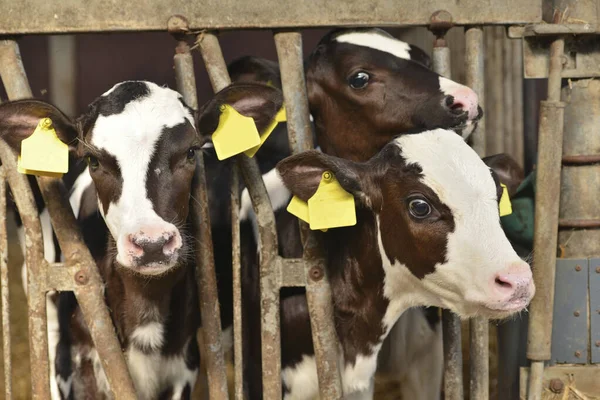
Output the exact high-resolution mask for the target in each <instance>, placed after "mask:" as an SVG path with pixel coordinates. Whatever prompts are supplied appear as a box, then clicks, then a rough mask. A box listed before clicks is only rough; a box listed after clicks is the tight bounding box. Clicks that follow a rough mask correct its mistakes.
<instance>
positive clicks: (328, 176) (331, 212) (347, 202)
mask: <svg viewBox="0 0 600 400" xmlns="http://www.w3.org/2000/svg"><path fill="white" fill-rule="evenodd" d="M308 217H309V221H310V222H309V224H310V229H312V230H316V229H321V230H323V229H329V228H339V227H342V226H352V225H356V206H355V204H354V196H352V195H351V194H350V193H348V192H346V191H345V190H344V188H342V186H341V185H340V183H339V182H338V181H337V179H335V176H334V175H333V174H332V173H331V172H329V171H326V172H324V173H323V178H322V179H321V183H319V187H318V188H317V191H316V193H315V194H314V195H313V196H312V197H311V198H310V199H308Z"/></svg>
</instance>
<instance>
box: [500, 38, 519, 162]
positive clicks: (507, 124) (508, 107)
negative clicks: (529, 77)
mask: <svg viewBox="0 0 600 400" xmlns="http://www.w3.org/2000/svg"><path fill="white" fill-rule="evenodd" d="M498 29H499V30H501V31H502V36H501V39H499V40H500V43H501V45H502V103H503V107H502V108H503V110H504V112H503V115H502V121H503V123H504V135H503V136H504V152H505V153H507V154H509V155H510V156H514V155H515V148H514V144H515V141H516V139H515V131H514V130H513V129H512V128H513V126H514V116H513V111H514V103H513V100H514V96H513V80H514V77H513V63H514V62H513V50H512V43H511V42H512V41H511V40H510V39H509V38H508V37H507V35H506V31H505V28H504V27H499V28H498Z"/></svg>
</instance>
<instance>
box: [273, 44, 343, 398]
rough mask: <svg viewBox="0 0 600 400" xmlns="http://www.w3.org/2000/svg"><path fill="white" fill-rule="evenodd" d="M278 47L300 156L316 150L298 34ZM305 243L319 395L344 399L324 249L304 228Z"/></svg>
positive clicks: (294, 141) (292, 141)
mask: <svg viewBox="0 0 600 400" xmlns="http://www.w3.org/2000/svg"><path fill="white" fill-rule="evenodd" d="M274 38H275V46H276V48H277V56H278V60H279V66H280V71H281V83H282V88H283V97H284V100H285V104H286V114H287V130H288V137H289V142H290V147H291V149H290V150H291V151H292V153H294V154H297V153H299V152H302V151H306V150H309V149H312V148H313V147H314V144H313V140H312V130H311V125H310V118H309V109H308V98H307V94H306V82H305V77H304V66H303V56H302V36H301V34H300V33H299V32H277V33H275V34H274ZM301 236H302V240H303V243H304V260H305V261H306V263H305V264H304V273H305V275H306V277H307V278H306V298H307V302H308V308H309V314H310V321H311V331H312V339H313V346H314V350H315V356H316V362H317V375H318V378H319V393H320V395H321V398H323V399H338V398H341V397H342V385H341V378H340V372H339V365H338V349H339V342H338V338H337V333H336V331H335V323H334V319H333V301H332V294H331V288H330V286H329V281H328V279H327V270H326V268H325V267H324V260H323V257H322V249H321V247H320V244H319V243H318V241H317V240H316V238H315V236H314V233H313V232H311V231H310V230H309V229H308V226H307V225H306V224H304V223H302V224H301Z"/></svg>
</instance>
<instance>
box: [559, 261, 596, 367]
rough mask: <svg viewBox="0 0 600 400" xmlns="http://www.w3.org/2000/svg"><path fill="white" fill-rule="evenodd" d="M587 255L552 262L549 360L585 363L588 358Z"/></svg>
mask: <svg viewBox="0 0 600 400" xmlns="http://www.w3.org/2000/svg"><path fill="white" fill-rule="evenodd" d="M588 270H589V262H588V260H587V259H559V260H557V262H556V285H555V289H554V290H555V291H554V323H553V324H552V325H553V326H552V362H553V363H570V364H585V363H586V362H587V359H588V343H589V338H590V336H589V330H588V324H587V321H588V307H587V305H588Z"/></svg>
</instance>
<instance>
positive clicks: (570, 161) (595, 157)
mask: <svg viewBox="0 0 600 400" xmlns="http://www.w3.org/2000/svg"><path fill="white" fill-rule="evenodd" d="M562 163H563V165H585V164H596V163H600V154H584V155H572V156H563V157H562Z"/></svg>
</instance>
